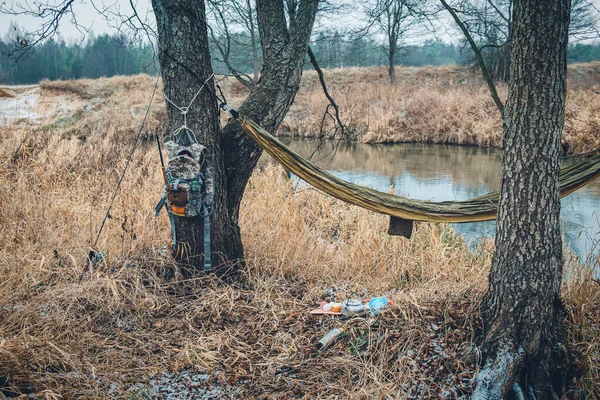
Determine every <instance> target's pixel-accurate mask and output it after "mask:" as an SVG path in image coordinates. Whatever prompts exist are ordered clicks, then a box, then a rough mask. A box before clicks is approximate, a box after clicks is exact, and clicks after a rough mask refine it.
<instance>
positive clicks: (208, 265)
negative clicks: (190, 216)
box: [202, 199, 212, 272]
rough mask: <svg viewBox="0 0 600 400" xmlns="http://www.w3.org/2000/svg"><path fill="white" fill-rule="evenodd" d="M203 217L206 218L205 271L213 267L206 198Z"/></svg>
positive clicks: (203, 204) (203, 205)
mask: <svg viewBox="0 0 600 400" xmlns="http://www.w3.org/2000/svg"><path fill="white" fill-rule="evenodd" d="M202 213H203V215H202V218H204V272H208V271H210V270H211V268H212V259H211V255H210V215H209V213H208V209H207V208H206V204H205V203H204V199H203V200H202Z"/></svg>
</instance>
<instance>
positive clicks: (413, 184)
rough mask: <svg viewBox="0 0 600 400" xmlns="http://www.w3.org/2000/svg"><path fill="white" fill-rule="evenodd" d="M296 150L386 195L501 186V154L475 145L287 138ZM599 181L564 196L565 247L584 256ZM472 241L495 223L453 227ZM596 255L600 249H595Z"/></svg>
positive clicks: (596, 219)
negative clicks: (382, 143) (347, 141)
mask: <svg viewBox="0 0 600 400" xmlns="http://www.w3.org/2000/svg"><path fill="white" fill-rule="evenodd" d="M284 141H285V142H286V144H288V145H289V146H290V147H291V148H292V149H293V150H294V151H296V152H298V153H299V154H301V155H303V156H305V157H308V156H310V155H311V154H313V152H314V154H313V156H312V160H313V161H314V162H316V163H317V164H319V165H320V166H322V167H324V168H326V169H328V170H329V171H331V172H332V173H333V174H334V175H336V176H338V177H340V178H342V179H345V180H347V181H350V182H353V183H357V184H360V185H365V186H369V187H372V188H374V189H377V190H381V191H390V190H392V191H394V192H395V193H396V194H399V195H403V196H408V197H412V198H415V199H421V200H435V201H441V200H466V199H469V198H471V197H475V196H480V195H482V194H485V193H487V192H489V191H493V190H498V188H499V187H500V171H501V164H502V156H501V154H500V153H499V152H498V151H496V150H492V149H479V148H476V147H460V146H444V145H424V144H396V145H366V144H361V143H340V144H339V145H338V146H337V148H334V143H333V142H323V143H321V145H320V147H319V149H318V150H317V151H316V152H315V149H316V148H317V145H318V144H319V142H318V141H317V140H298V139H284ZM599 211H600V180H596V181H595V182H592V183H591V184H590V185H588V186H587V187H585V188H583V189H580V190H579V191H577V192H575V193H574V194H572V195H570V196H568V197H566V198H564V199H563V200H562V206H561V229H562V232H563V237H564V240H565V244H566V245H568V246H570V247H571V249H572V250H573V251H574V252H575V253H576V254H577V255H579V256H580V257H585V255H587V254H588V253H590V251H591V250H592V247H593V243H594V242H595V241H598V240H600V215H599ZM454 226H455V228H456V230H457V231H458V232H459V233H461V234H462V235H464V237H465V238H466V239H467V240H469V241H470V242H475V241H477V240H479V239H480V238H481V237H484V236H488V237H493V235H494V231H495V222H494V221H490V222H483V223H466V224H454ZM593 250H594V252H595V253H596V254H598V252H599V251H600V249H597V248H596V249H593Z"/></svg>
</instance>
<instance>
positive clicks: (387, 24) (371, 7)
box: [360, 0, 426, 84]
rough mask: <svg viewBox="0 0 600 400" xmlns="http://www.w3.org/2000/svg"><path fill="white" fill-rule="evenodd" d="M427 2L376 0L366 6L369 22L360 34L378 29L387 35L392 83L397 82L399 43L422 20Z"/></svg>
mask: <svg viewBox="0 0 600 400" xmlns="http://www.w3.org/2000/svg"><path fill="white" fill-rule="evenodd" d="M425 3H426V2H423V1H420V0H374V2H370V3H368V4H367V5H365V6H364V12H365V15H366V16H367V23H366V26H365V27H364V28H363V29H361V30H360V34H361V35H364V34H366V33H368V32H370V31H372V30H376V31H377V32H378V33H381V34H383V35H384V36H385V38H386V45H385V49H386V53H387V58H388V75H389V77H390V83H392V84H393V83H394V82H396V68H395V65H396V57H397V55H398V49H399V45H400V43H401V41H402V40H406V39H407V37H408V33H409V32H412V30H413V29H414V28H415V27H416V26H417V24H418V23H419V22H420V19H421V17H422V16H423V9H422V7H423V5H424V4H425ZM413 34H414V33H413Z"/></svg>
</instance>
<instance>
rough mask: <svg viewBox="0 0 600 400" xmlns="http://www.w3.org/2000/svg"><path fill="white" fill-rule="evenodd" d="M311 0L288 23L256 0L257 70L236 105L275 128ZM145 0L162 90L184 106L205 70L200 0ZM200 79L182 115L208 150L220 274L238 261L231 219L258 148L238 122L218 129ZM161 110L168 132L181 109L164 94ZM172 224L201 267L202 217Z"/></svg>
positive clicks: (288, 100)
mask: <svg viewBox="0 0 600 400" xmlns="http://www.w3.org/2000/svg"><path fill="white" fill-rule="evenodd" d="M293 3H294V4H295V2H293ZM317 4H318V0H302V1H300V2H299V4H298V5H297V10H293V11H294V15H293V18H292V17H290V20H289V26H288V22H286V14H285V8H284V5H283V0H277V1H275V0H257V16H258V25H259V26H258V28H259V32H260V36H261V41H262V45H263V46H262V47H263V58H264V64H263V71H262V73H261V77H260V79H259V81H258V82H257V84H256V86H255V87H254V88H253V90H252V91H251V93H250V95H249V96H248V98H247V99H246V101H245V102H244V104H242V106H241V107H239V111H240V113H241V114H242V115H245V116H248V117H250V118H252V119H254V120H255V121H257V122H258V123H261V124H263V126H264V127H265V128H266V129H267V130H269V131H274V130H275V129H276V128H277V126H278V125H279V123H280V122H281V121H282V120H283V118H284V117H285V114H286V113H287V112H288V110H289V108H290V106H291V104H292V101H293V99H294V97H295V95H296V92H297V91H298V88H299V86H300V78H301V75H302V66H303V63H304V56H305V54H306V48H307V46H308V40H309V38H310V33H311V31H312V26H313V23H314V18H315V15H316V11H317ZM152 5H153V8H154V13H155V16H156V20H157V27H158V35H159V61H160V65H161V73H162V77H163V82H164V92H165V94H166V95H167V97H168V98H169V99H170V100H171V101H173V102H174V103H175V104H177V105H179V106H180V107H181V106H187V105H188V103H189V102H190V100H191V99H192V98H193V97H194V95H195V94H196V92H197V91H198V89H199V88H200V86H201V84H202V82H203V81H204V80H206V79H208V77H209V76H210V75H211V74H212V67H211V64H210V54H209V47H208V34H207V25H206V17H205V7H204V2H203V1H195V0H153V1H152ZM294 7H296V5H294ZM290 15H291V14H290ZM207 86H208V88H206V89H204V90H203V91H202V92H201V93H200V95H199V96H198V98H197V99H196V101H195V102H194V104H193V105H192V107H191V109H190V111H189V114H188V116H187V122H188V126H189V127H190V128H191V129H192V130H193V131H194V132H195V133H196V136H197V138H198V141H199V142H200V143H201V144H203V145H205V146H206V147H207V148H208V151H209V157H208V161H207V163H206V165H207V166H208V167H209V169H208V170H207V172H208V173H209V177H210V178H212V181H213V187H214V201H213V208H214V211H213V214H212V215H211V242H212V243H211V253H212V257H213V263H214V264H216V265H217V269H216V272H217V273H218V274H224V273H228V272H235V271H236V270H237V269H238V268H239V267H240V266H241V265H243V262H244V261H243V257H244V252H243V246H242V241H241V236H240V231H239V227H238V223H237V222H238V216H239V206H240V202H241V199H242V196H243V193H244V189H245V187H246V184H247V182H248V179H249V178H250V175H251V174H252V171H253V169H254V167H255V165H256V162H257V161H258V159H259V157H260V155H261V153H262V150H261V149H260V148H259V147H258V146H256V144H255V143H254V142H253V141H252V139H250V138H249V137H248V136H247V135H246V134H245V133H243V131H242V130H241V128H240V127H239V125H238V124H237V123H230V124H228V125H227V126H226V127H225V128H224V130H223V131H221V130H220V127H219V110H218V105H217V102H216V100H215V97H214V95H212V94H211V93H210V92H211V91H212V90H213V82H210V83H209V84H208V85H207ZM232 106H235V105H232ZM167 114H168V121H169V122H168V129H169V132H172V131H173V130H175V129H177V128H179V127H180V126H181V125H182V122H183V119H182V116H181V114H180V111H179V110H178V109H177V108H175V107H174V106H172V105H171V104H169V103H168V102H167ZM176 232H177V240H178V241H179V242H180V243H183V244H185V249H186V252H185V254H184V256H183V257H181V258H182V260H183V261H185V262H187V263H189V264H192V265H193V266H195V267H201V265H202V262H203V259H204V256H203V254H204V249H203V245H202V243H203V224H202V219H201V218H176Z"/></svg>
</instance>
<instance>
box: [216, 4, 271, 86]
mask: <svg viewBox="0 0 600 400" xmlns="http://www.w3.org/2000/svg"><path fill="white" fill-rule="evenodd" d="M208 10H209V11H210V14H211V15H212V20H213V21H212V24H213V25H214V27H211V26H210V23H211V22H210V21H209V32H210V35H211V38H212V40H213V43H214V44H215V45H216V47H217V50H218V51H219V54H220V57H221V59H218V58H215V60H217V61H221V62H223V63H224V64H225V66H226V67H227V69H228V71H229V73H230V74H231V75H233V76H234V77H235V79H237V80H238V81H239V82H240V83H241V84H243V85H244V86H246V87H248V88H252V87H254V85H256V83H257V82H258V77H259V75H260V60H259V56H258V50H259V49H258V33H257V31H256V25H257V21H256V7H255V5H254V1H250V0H209V1H208ZM232 29H234V30H235V29H239V30H241V31H242V32H243V33H245V34H247V35H248V37H249V39H250V49H249V50H250V53H249V55H250V57H251V59H252V72H251V75H248V74H246V73H244V72H242V71H239V70H238V69H236V68H235V67H234V66H233V63H232V61H231V48H232V41H235V40H236V38H235V36H234V35H233V34H232ZM240 45H241V46H244V44H240ZM241 46H238V47H241Z"/></svg>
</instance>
